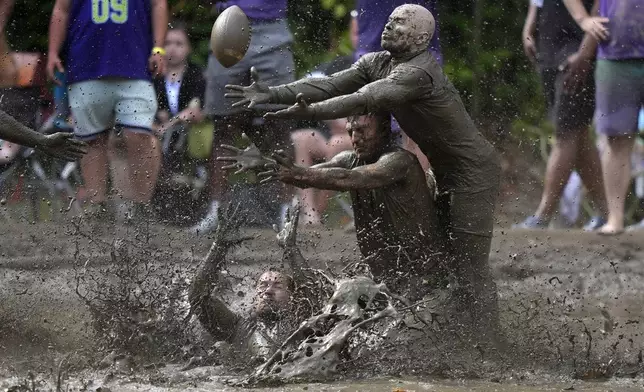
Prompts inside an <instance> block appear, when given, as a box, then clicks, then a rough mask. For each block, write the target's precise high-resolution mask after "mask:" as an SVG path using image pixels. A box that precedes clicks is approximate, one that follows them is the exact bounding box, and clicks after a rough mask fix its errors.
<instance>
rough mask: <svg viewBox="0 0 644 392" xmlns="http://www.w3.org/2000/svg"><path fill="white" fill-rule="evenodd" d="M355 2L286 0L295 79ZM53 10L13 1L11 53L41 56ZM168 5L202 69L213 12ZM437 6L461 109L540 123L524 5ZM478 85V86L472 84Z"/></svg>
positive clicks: (189, 1) (513, 1)
mask: <svg viewBox="0 0 644 392" xmlns="http://www.w3.org/2000/svg"><path fill="white" fill-rule="evenodd" d="M477 1H479V2H482V6H480V7H479V9H482V10H483V15H482V24H481V31H480V37H481V40H480V42H481V44H480V47H475V45H474V43H475V42H476V40H475V38H476V34H477V31H476V29H475V19H474V10H475V5H476V4H477V3H476V2H477ZM354 4H355V3H354V0H289V10H288V17H289V26H290V27H291V31H292V33H293V36H294V38H295V43H294V45H293V48H292V50H293V54H294V57H295V61H296V68H297V69H296V71H297V73H298V75H302V74H303V73H305V72H307V71H309V70H311V69H312V68H313V67H315V66H316V65H318V64H320V63H322V62H325V61H328V60H330V59H332V58H334V57H335V56H337V55H344V54H348V53H350V52H351V44H350V41H349V36H348V21H349V17H348V13H349V11H350V10H352V9H353V7H354ZM52 5H53V2H52V1H46V2H35V1H28V0H17V2H16V6H15V10H14V13H13V15H12V19H11V24H10V26H9V28H8V36H9V42H10V44H11V45H12V46H13V47H14V49H16V50H36V51H42V52H45V51H46V48H47V30H48V24H49V16H50V15H51V10H52ZM479 5H481V4H480V3H479ZM169 6H170V12H171V19H173V18H179V19H182V20H184V21H186V22H187V23H188V25H189V27H190V30H191V31H190V35H191V40H192V42H193V45H194V53H193V56H192V60H193V61H194V62H195V63H197V64H200V65H205V64H206V61H207V56H208V46H209V42H208V41H209V38H210V30H211V28H212V24H213V22H214V20H215V18H216V15H215V13H214V12H213V11H212V10H211V9H210V6H209V5H207V2H203V1H195V0H169ZM438 6H439V15H438V16H437V20H438V22H439V25H440V35H441V46H442V51H443V54H444V59H445V72H446V73H447V75H448V76H449V77H450V79H451V80H452V81H453V83H454V84H455V85H456V87H457V88H458V90H459V91H460V92H461V96H462V97H463V100H464V101H465V102H466V104H467V105H469V106H470V107H471V105H472V104H473V101H474V99H473V98H474V97H473V94H475V93H478V94H479V96H478V102H479V105H480V113H481V117H482V118H481V119H480V120H481V121H483V120H486V121H489V120H493V121H494V122H496V123H500V124H503V123H512V122H514V121H518V120H519V119H521V121H523V123H528V124H537V123H538V122H539V121H540V119H541V118H543V113H544V104H543V99H542V95H541V93H540V89H539V82H538V79H537V74H536V72H535V70H534V68H533V67H532V66H531V65H530V64H529V63H528V61H527V60H526V59H525V57H524V55H523V52H522V48H521V39H520V37H521V28H522V26H523V20H524V18H525V14H526V12H527V6H528V2H527V1H525V0H498V1H490V0H488V1H484V0H472V1H445V0H442V1H441V0H439V3H438ZM329 48H331V49H329ZM477 80H478V81H479V85H478V89H476V88H475V86H474V83H476V81H477ZM514 128H515V129H522V128H525V127H522V126H516V127H514Z"/></svg>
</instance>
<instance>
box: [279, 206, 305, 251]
mask: <svg viewBox="0 0 644 392" xmlns="http://www.w3.org/2000/svg"><path fill="white" fill-rule="evenodd" d="M299 220H300V205H299V204H298V205H297V206H295V207H293V208H289V209H287V210H286V221H285V222H284V228H283V229H282V231H280V232H278V233H277V243H278V245H279V246H280V247H282V248H292V247H295V245H296V241H297V240H296V238H297V223H298V221H299ZM273 228H274V229H276V228H277V227H276V226H274V227H273Z"/></svg>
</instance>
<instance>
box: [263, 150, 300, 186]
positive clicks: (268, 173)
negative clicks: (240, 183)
mask: <svg viewBox="0 0 644 392" xmlns="http://www.w3.org/2000/svg"><path fill="white" fill-rule="evenodd" d="M271 158H272V159H273V160H274V162H273V163H271V164H268V165H265V166H264V169H266V170H265V171H263V172H261V173H259V174H257V176H258V177H259V178H260V179H261V181H260V183H261V184H264V183H267V182H270V181H275V180H279V181H283V182H290V181H292V180H294V179H295V174H296V171H297V169H298V166H296V165H295V164H294V163H293V159H292V158H291V157H290V156H288V154H286V152H284V151H283V150H277V151H275V152H274V153H273V154H271Z"/></svg>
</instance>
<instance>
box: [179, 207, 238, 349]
mask: <svg viewBox="0 0 644 392" xmlns="http://www.w3.org/2000/svg"><path fill="white" fill-rule="evenodd" d="M219 216H220V219H219V224H218V226H217V230H216V231H215V239H214V241H213V243H212V246H211V247H210V250H209V251H208V254H207V255H206V258H205V259H204V261H203V263H202V264H201V266H200V267H199V270H198V271H197V273H196V275H195V278H194V280H193V281H192V283H191V284H190V289H189V290H188V302H189V303H190V312H191V313H192V314H194V315H196V316H197V318H198V319H199V322H200V323H201V325H202V326H203V327H204V328H205V329H206V330H207V331H208V332H209V333H210V334H211V335H212V336H213V337H214V338H215V339H219V340H227V339H228V338H230V336H231V334H232V333H233V331H234V327H235V325H236V324H237V322H238V321H239V316H238V315H237V314H235V313H234V312H233V311H232V310H230V309H229V308H228V306H227V305H226V304H225V303H224V302H223V301H222V300H221V299H219V298H215V297H213V296H212V295H211V294H212V291H213V288H214V287H215V286H216V283H217V281H218V278H219V273H220V272H221V270H222V269H223V267H224V266H225V264H226V261H225V260H226V255H227V254H228V251H229V250H230V248H232V247H233V246H235V245H238V244H240V243H242V242H243V241H244V240H246V239H248V238H245V237H242V236H240V233H239V228H240V227H241V225H242V223H243V221H244V216H243V215H242V212H241V211H240V208H239V205H236V206H228V208H227V209H226V210H225V211H220V214H219Z"/></svg>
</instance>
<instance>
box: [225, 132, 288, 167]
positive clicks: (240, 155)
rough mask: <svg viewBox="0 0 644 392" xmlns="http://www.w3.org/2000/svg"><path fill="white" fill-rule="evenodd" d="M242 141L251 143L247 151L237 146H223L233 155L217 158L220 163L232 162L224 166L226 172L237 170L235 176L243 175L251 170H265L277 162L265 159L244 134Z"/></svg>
mask: <svg viewBox="0 0 644 392" xmlns="http://www.w3.org/2000/svg"><path fill="white" fill-rule="evenodd" d="M242 139H244V141H246V142H247V143H250V144H249V145H248V147H246V148H245V149H243V150H242V149H239V148H237V147H235V146H230V145H228V144H222V145H221V148H223V149H225V150H226V151H228V152H230V153H231V154H232V155H227V156H223V157H217V160H218V161H223V162H232V163H231V164H230V165H228V166H224V167H223V169H224V170H229V169H237V171H236V172H235V174H239V173H243V172H246V171H250V170H259V169H264V167H266V165H270V164H274V163H275V161H273V160H270V159H268V158H265V157H264V156H263V155H262V153H261V151H259V148H257V146H256V145H255V144H254V143H253V142H251V140H250V138H249V137H248V135H246V134H245V133H242Z"/></svg>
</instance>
